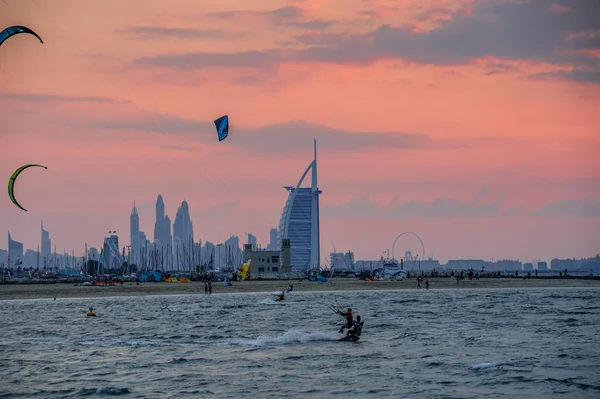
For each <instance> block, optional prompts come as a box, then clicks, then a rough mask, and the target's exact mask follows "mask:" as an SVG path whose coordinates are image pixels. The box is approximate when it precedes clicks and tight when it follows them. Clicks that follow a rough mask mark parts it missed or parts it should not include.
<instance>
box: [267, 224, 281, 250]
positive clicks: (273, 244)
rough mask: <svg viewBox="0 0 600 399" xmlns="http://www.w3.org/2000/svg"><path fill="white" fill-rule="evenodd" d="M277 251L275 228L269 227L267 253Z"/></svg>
mask: <svg viewBox="0 0 600 399" xmlns="http://www.w3.org/2000/svg"><path fill="white" fill-rule="evenodd" d="M277 249H279V245H278V244H277V228H275V227H271V230H270V231H269V245H267V250H268V251H276V250H277Z"/></svg>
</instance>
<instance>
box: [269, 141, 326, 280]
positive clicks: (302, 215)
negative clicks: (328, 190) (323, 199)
mask: <svg viewBox="0 0 600 399" xmlns="http://www.w3.org/2000/svg"><path fill="white" fill-rule="evenodd" d="M309 171H311V172H312V182H311V185H310V187H300V185H302V182H303V181H304V179H305V178H306V176H307V175H308V172H309ZM284 188H285V189H286V190H287V191H288V193H289V194H288V199H287V201H286V203H285V206H284V208H283V212H282V213H281V220H280V222H279V231H278V240H277V241H278V244H279V248H281V247H282V240H284V239H287V240H290V247H291V250H290V252H291V269H292V271H293V272H299V271H307V270H315V269H317V270H318V269H320V267H321V262H320V258H321V248H320V247H321V244H320V232H319V195H320V194H321V190H319V188H318V186H317V140H314V159H313V160H312V162H311V163H310V164H309V165H308V167H307V168H306V170H305V171H304V174H303V175H302V177H301V178H300V180H299V181H298V184H296V185H295V186H286V187H284Z"/></svg>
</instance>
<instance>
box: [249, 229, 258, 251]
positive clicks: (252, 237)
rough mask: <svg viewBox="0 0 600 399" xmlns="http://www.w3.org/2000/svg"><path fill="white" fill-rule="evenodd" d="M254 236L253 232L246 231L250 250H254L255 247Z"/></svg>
mask: <svg viewBox="0 0 600 399" xmlns="http://www.w3.org/2000/svg"><path fill="white" fill-rule="evenodd" d="M256 243H257V241H256V236H255V235H254V234H250V233H248V245H250V250H251V251H254V250H255V249H256Z"/></svg>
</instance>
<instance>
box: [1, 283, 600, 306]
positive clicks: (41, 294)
mask: <svg viewBox="0 0 600 399" xmlns="http://www.w3.org/2000/svg"><path fill="white" fill-rule="evenodd" d="M288 283H291V284H293V285H294V292H298V291H363V290H415V289H417V283H416V281H415V280H414V279H410V280H404V281H390V280H387V281H363V280H358V279H348V278H333V279H330V280H329V282H327V283H323V284H317V283H315V282H310V281H306V280H304V281H302V282H298V281H297V280H295V281H293V280H289V281H286V280H279V281H275V280H264V281H260V280H256V281H239V282H234V283H233V286H231V287H226V286H224V285H223V283H213V295H214V294H224V293H243V292H269V293H270V292H275V291H280V290H287V289H288ZM421 285H422V286H423V289H424V283H421ZM541 287H585V288H589V287H596V288H600V280H591V279H577V278H567V279H549V278H545V279H531V280H522V279H514V278H513V279H481V280H478V281H477V280H471V281H469V280H462V281H460V283H459V284H458V285H457V284H456V280H452V279H450V278H432V279H430V280H429V288H430V289H465V288H478V289H486V288H541ZM193 294H202V295H204V283H200V282H191V283H164V282H163V283H140V284H139V285H138V284H136V283H124V284H117V285H116V286H113V287H90V286H82V285H73V284H21V285H0V301H1V300H12V299H53V298H93V297H109V296H141V295H193Z"/></svg>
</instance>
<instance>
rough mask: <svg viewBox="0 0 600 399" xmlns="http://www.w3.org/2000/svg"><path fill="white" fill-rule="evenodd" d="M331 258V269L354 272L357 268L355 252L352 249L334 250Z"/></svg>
mask: <svg viewBox="0 0 600 399" xmlns="http://www.w3.org/2000/svg"><path fill="white" fill-rule="evenodd" d="M329 259H330V267H331V270H334V271H336V272H353V271H354V270H355V264H354V253H353V252H351V251H348V252H346V253H343V252H332V253H331V254H330V255H329Z"/></svg>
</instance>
